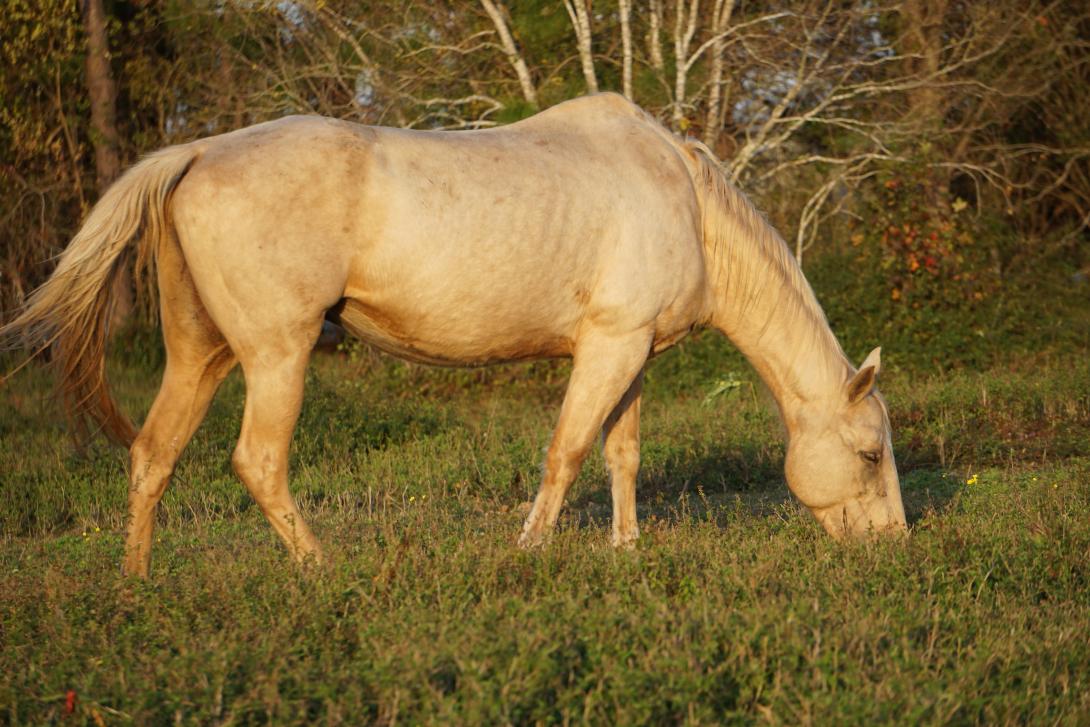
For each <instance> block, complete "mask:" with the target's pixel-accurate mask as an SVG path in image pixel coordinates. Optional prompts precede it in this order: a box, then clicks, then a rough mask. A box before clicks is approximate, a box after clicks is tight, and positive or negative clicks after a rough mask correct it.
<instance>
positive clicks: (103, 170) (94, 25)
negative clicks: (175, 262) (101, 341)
mask: <svg viewBox="0 0 1090 727" xmlns="http://www.w3.org/2000/svg"><path fill="white" fill-rule="evenodd" d="M81 10H82V14H83V28H84V31H85V32H86V33H87V61H86V63H85V64H84V74H85V79H86V83H87V92H88V95H89V96H90V97H91V144H92V145H93V146H94V149H95V183H96V185H97V186H98V192H99V195H101V194H102V193H103V192H105V191H106V188H107V187H109V186H110V185H111V184H113V181H114V180H115V179H117V177H118V175H119V174H121V155H120V153H119V147H120V143H119V138H120V137H119V135H118V133H117V84H116V83H114V77H113V74H112V73H111V72H110V44H109V40H108V38H107V37H106V11H105V9H104V8H103V6H102V0H82V7H81ZM131 269H132V266H131V264H129V263H126V264H125V273H123V274H122V275H119V276H117V278H115V280H114V287H113V299H114V301H115V304H114V309H113V315H112V316H111V319H110V329H111V330H112V331H114V332H116V331H117V330H118V329H119V328H120V327H121V324H122V323H123V322H124V321H125V319H126V318H128V316H129V314H130V313H131V312H132V309H133V290H132V276H131V275H130V274H126V273H128V272H129V271H130V270H131Z"/></svg>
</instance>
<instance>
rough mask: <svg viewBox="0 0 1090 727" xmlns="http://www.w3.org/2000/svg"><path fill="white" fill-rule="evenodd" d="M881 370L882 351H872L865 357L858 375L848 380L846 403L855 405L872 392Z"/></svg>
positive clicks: (877, 349)
mask: <svg viewBox="0 0 1090 727" xmlns="http://www.w3.org/2000/svg"><path fill="white" fill-rule="evenodd" d="M881 370H882V349H881V347H879V348H876V349H874V350H873V351H871V352H870V354H868V355H867V358H866V360H864V361H863V365H862V366H860V367H859V371H858V373H856V375H855V376H853V377H852V378H851V379H849V380H848V384H847V392H848V403H849V404H855V403H856V402H858V401H861V400H862V399H863V398H864V397H866V396H867V395H868V394H870V393H871V392H872V391H874V381H875V379H877V378H878V373H879V372H880V371H881Z"/></svg>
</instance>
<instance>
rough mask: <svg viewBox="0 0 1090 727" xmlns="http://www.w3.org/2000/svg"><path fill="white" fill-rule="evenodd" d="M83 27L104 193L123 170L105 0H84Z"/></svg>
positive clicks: (97, 167)
mask: <svg viewBox="0 0 1090 727" xmlns="http://www.w3.org/2000/svg"><path fill="white" fill-rule="evenodd" d="M83 27H84V30H85V31H86V33H87V62H86V64H85V66H84V72H85V74H86V76H85V77H86V80H87V91H88V93H89V95H90V97H91V143H92V144H93V145H94V148H95V178H96V181H97V184H98V191H99V193H100V194H101V193H102V192H103V191H105V190H106V188H107V187H109V186H110V185H111V184H112V183H113V181H114V180H115V179H117V175H118V174H120V173H121V157H120V155H119V154H118V147H119V146H120V144H119V142H118V134H117V84H116V83H114V77H113V74H112V73H111V72H110V46H109V42H108V40H107V38H106V12H105V10H103V7H102V0H83Z"/></svg>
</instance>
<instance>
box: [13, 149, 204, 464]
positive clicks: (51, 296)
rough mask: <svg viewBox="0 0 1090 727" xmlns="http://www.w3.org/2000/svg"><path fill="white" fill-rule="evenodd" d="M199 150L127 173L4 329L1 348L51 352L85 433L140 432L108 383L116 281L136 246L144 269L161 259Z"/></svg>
mask: <svg viewBox="0 0 1090 727" xmlns="http://www.w3.org/2000/svg"><path fill="white" fill-rule="evenodd" d="M199 155H200V148H199V147H198V146H196V145H184V146H174V147H170V148H167V149H163V150H162V151H159V152H156V153H155V154H152V155H150V156H148V157H147V158H145V159H144V160H143V161H141V162H140V163H139V164H137V165H135V166H133V167H132V168H131V169H129V170H128V171H127V172H125V174H124V175H122V176H121V178H120V179H118V180H117V182H115V183H114V184H113V186H111V187H110V188H109V189H108V190H107V191H106V193H105V194H104V195H103V196H102V199H100V200H99V202H98V204H96V205H95V207H94V209H92V210H91V213H90V214H89V215H88V216H87V219H86V221H85V222H84V223H83V227H81V228H80V231H79V232H78V233H76V236H75V237H74V238H73V239H72V242H71V243H70V244H69V245H68V247H67V248H66V249H65V251H64V253H63V254H62V255H61V258H60V261H59V262H58V263H57V268H56V270H54V271H53V274H52V275H51V276H50V277H49V280H47V281H46V282H45V283H44V284H43V285H42V286H41V287H40V288H38V289H37V290H35V291H34V292H33V293H32V294H31V295H30V297H29V298H28V299H27V302H26V304H25V305H24V306H23V307H22V309H21V310H20V311H19V313H18V315H16V317H15V318H14V319H13V320H11V321H9V322H8V323H7V324H5V325H4V326H2V327H0V348H5V349H14V348H26V349H30V350H31V351H32V352H33V354H37V353H40V352H41V351H43V350H45V349H47V348H50V349H51V353H52V363H53V365H54V366H55V367H56V369H57V371H58V378H59V384H60V387H59V389H60V393H61V396H62V399H63V402H64V407H65V411H66V412H67V413H68V415H69V417H70V419H71V420H72V423H73V425H74V433H75V434H76V435H77V436H80V437H84V436H86V435H87V434H89V433H92V432H93V431H94V430H93V429H91V428H90V427H89V426H88V425H89V424H94V425H97V427H95V429H99V430H101V431H102V432H103V433H105V434H106V436H108V437H109V438H110V439H111V440H113V441H115V442H117V443H119V444H123V445H125V446H128V445H129V444H131V443H132V441H133V439H134V438H135V437H136V430H135V428H134V427H133V425H132V423H131V422H130V421H129V419H128V417H126V416H125V415H124V414H123V413H121V411H120V410H119V409H118V408H117V404H116V403H115V402H114V400H113V397H112V396H111V395H110V390H109V387H108V385H107V383H106V369H105V357H106V340H107V333H108V331H107V327H108V323H109V321H110V317H111V312H112V309H113V306H114V304H115V301H114V300H113V298H112V295H111V293H112V291H113V289H114V285H113V283H114V279H115V278H116V277H117V276H119V275H121V274H122V272H123V271H124V269H125V265H124V260H125V257H126V254H127V253H130V246H132V247H133V248H134V250H135V253H136V260H137V265H136V268H138V269H139V268H142V267H144V264H145V262H152V261H154V258H155V253H156V250H157V249H158V244H159V241H160V239H161V238H162V237H163V235H165V234H168V232H169V230H168V227H167V226H168V218H167V208H166V206H167V199H168V197H169V195H170V193H171V191H172V190H173V189H174V187H175V186H176V185H177V184H178V182H179V181H180V180H181V179H182V177H183V176H184V175H185V173H186V171H188V169H189V167H190V165H192V164H193V162H194V161H195V160H196V159H197V158H198V157H199Z"/></svg>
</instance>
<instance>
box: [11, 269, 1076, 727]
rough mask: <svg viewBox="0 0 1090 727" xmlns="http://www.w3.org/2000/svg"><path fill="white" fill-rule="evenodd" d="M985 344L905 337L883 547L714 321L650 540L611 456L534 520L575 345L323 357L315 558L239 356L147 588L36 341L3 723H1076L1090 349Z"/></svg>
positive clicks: (124, 359)
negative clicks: (549, 515)
mask: <svg viewBox="0 0 1090 727" xmlns="http://www.w3.org/2000/svg"><path fill="white" fill-rule="evenodd" d="M835 269H837V268H836V266H832V268H831V270H830V272H831V271H832V270H835ZM879 272H880V273H881V271H879ZM877 278H878V280H885V278H883V277H882V275H881V274H879V275H878V276H877ZM818 283H819V294H821V293H822V291H824V292H825V294H824V295H823V298H824V299H825V300H826V302H827V304H828V303H829V302H830V301H832V302H833V304H834V306H835V305H837V301H842V300H843V299H845V298H847V296H848V294H847V293H843V294H842V295H835V294H834V292H835V286H836V285H838V284H839V283H836V282H835V281H834V280H833V279H831V278H829V277H820V278H819V279H818ZM885 284H888V282H887V283H885ZM875 285H879V283H875ZM886 290H888V288H886ZM885 302H887V303H889V302H890V301H889V299H888V295H887V297H886V298H885ZM876 315H877V314H876ZM126 338H127V339H129V340H131V341H132V344H131V347H129V348H128V349H127V350H126V351H125V352H124V355H122V356H118V357H117V358H116V360H115V361H114V362H113V364H114V365H113V366H112V367H111V381H113V382H115V389H116V390H117V392H118V394H119V396H120V398H121V401H122V404H123V406H124V407H125V408H126V409H128V410H129V411H134V412H142V411H146V410H147V407H148V406H149V404H150V401H151V398H152V396H153V394H154V392H155V388H156V385H157V383H158V377H159V371H158V366H159V364H160V363H161V362H160V361H159V360H158V359H159V356H160V355H161V354H160V353H158V347H157V346H154V345H152V344H151V343H149V342H148V341H147V340H146V339H145V340H144V341H139V340H137V338H136V337H134V336H130V337H126ZM970 341H971V343H972V345H973V347H975V348H976V349H979V352H978V353H977V354H974V355H976V356H979V357H980V358H981V359H988V360H994V363H993V364H992V365H991V367H990V368H987V369H985V370H980V371H972V370H968V369H960V370H954V371H951V372H949V373H938V374H936V373H927V370H928V369H929V368H930V367H929V366H928V365H926V364H923V365H921V366H920V367H919V368H917V367H915V366H914V365H912V364H911V361H912V359H907V362H906V359H905V358H903V357H902V356H901V354H900V353H899V352H898V351H897V350H894V349H890V348H887V349H886V353H885V356H884V358H886V359H887V360H892V361H893V365H892V366H890V367H889V370H888V371H887V372H886V373H884V374H883V382H882V388H883V391H884V393H885V395H886V398H887V400H888V402H889V406H890V411H891V418H892V421H893V424H894V436H895V439H894V447H895V451H896V452H897V456H898V457H897V458H898V463H899V466H900V468H901V471H902V477H901V483H902V490H903V492H904V497H905V505H906V510H907V512H908V516H909V520H910V523H911V524H912V535H911V537H910V538H909V539H908V540H907V541H906V542H881V543H874V544H868V545H864V544H849V545H838V544H836V543H833V542H832V541H830V540H829V539H828V538H827V537H826V536H825V535H824V534H823V533H822V532H821V530H820V528H819V527H818V526H817V524H816V523H815V522H814V521H813V519H812V518H811V517H810V516H809V515H808V514H806V513H805V511H803V510H802V509H801V508H799V507H798V506H796V505H795V504H794V503H793V502H792V500H791V499H790V497H789V496H788V494H787V491H786V488H785V487H784V484H783V481H782V462H783V445H782V439H781V436H782V435H781V432H780V425H779V423H778V421H777V420H776V417H775V415H774V414H773V413H772V411H771V409H770V404H769V402H768V401H767V400H766V397H765V396H763V394H762V393H761V389H760V386H759V384H757V382H756V380H755V378H754V376H753V374H752V372H751V371H750V370H749V369H748V367H746V366H745V364H744V363H743V362H742V361H741V359H740V358H739V357H738V355H737V354H736V353H734V352H732V351H731V350H730V349H729V347H728V345H727V344H725V343H724V339H722V337H720V336H717V335H711V334H705V335H702V336H699V337H696V338H694V339H692V340H690V341H687V342H684V343H683V344H682V345H680V346H678V347H676V348H675V349H673V350H671V351H669V352H667V353H665V354H664V355H662V356H660V357H658V358H656V359H655V360H654V361H653V362H652V364H651V366H650V367H649V371H648V376H647V385H646V388H645V392H646V393H645V404H644V414H643V447H642V448H643V465H642V470H641V475H640V482H639V492H640V505H639V513H640V526H641V531H642V536H641V539H640V541H639V543H638V545H637V548H636V550H635V551H634V552H616V551H614V550H613V549H611V548H610V547H609V546H608V523H609V518H610V504H609V494H608V478H607V475H606V472H605V469H604V467H603V464H602V462H601V459H600V457H598V456H597V455H595V456H593V457H591V458H590V459H589V460H588V462H587V464H586V465H585V467H584V471H583V473H582V475H581V477H580V480H579V481H578V482H577V483H576V485H575V487H574V488H573V491H572V492H571V493H570V495H569V498H568V506H567V508H566V510H565V512H564V513H563V515H562V518H561V527H560V530H559V532H558V534H557V536H556V537H555V539H554V540H553V542H552V543H551V544H550V545H549V546H548V547H546V548H544V549H542V550H540V551H535V552H523V551H520V550H518V549H516V548H515V547H514V544H513V542H514V534H515V533H516V532H517V531H518V527H519V525H520V523H521V519H522V517H523V514H524V512H525V510H524V508H523V507H522V503H524V502H525V501H526V500H527V499H529V498H530V497H531V496H532V495H533V493H534V491H535V490H536V487H537V482H538V478H539V474H540V461H541V457H542V447H543V446H544V445H545V443H546V442H547V441H548V437H549V434H550V431H551V429H552V427H553V425H554V419H555V415H556V406H557V404H558V403H559V399H560V397H561V396H562V393H563V386H564V380H565V377H566V374H567V373H568V369H567V367H566V365H563V364H556V363H544V364H536V365H534V366H530V367H499V368H495V369H480V370H472V371H457V370H447V369H433V368H428V367H422V366H415V365H410V364H404V363H401V362H398V361H394V360H391V359H389V358H386V357H376V356H374V355H373V354H370V353H368V352H367V351H366V350H361V349H358V348H355V349H352V351H351V352H350V353H344V352H342V353H339V354H336V355H333V356H319V357H317V358H316V360H315V362H314V364H313V365H312V369H311V372H310V374H309V376H308V382H307V397H306V401H305V404H304V409H303V413H302V416H301V418H300V422H299V428H298V431H297V433H296V437H295V441H294V444H293V451H292V482H293V485H292V486H293V491H294V493H295V496H296V497H297V499H298V501H299V502H300V505H301V507H302V509H303V511H304V513H305V514H306V516H307V518H308V520H310V521H311V523H312V524H313V525H314V527H315V530H316V532H317V534H318V535H319V537H320V538H321V539H322V541H323V543H324V544H325V547H326V549H327V553H328V555H329V556H330V560H331V563H330V565H329V566H327V567H325V568H323V569H321V570H318V571H313V570H309V569H298V568H297V567H295V566H292V565H291V564H290V563H289V561H288V559H287V558H286V556H285V555H284V553H283V551H282V549H281V547H280V546H279V545H278V543H277V541H276V538H275V536H274V535H273V534H272V532H271V530H270V528H269V527H268V525H267V523H266V522H265V519H264V517H263V516H262V515H261V513H260V512H259V510H258V508H257V507H256V506H255V505H254V504H253V501H252V499H251V498H250V496H249V495H248V494H247V493H246V492H245V490H244V488H243V487H242V486H241V485H240V484H239V483H238V481H237V480H236V479H235V478H234V476H233V474H232V473H231V470H230V466H229V463H228V460H229V455H230V451H231V449H232V448H233V446H234V441H235V438H236V437H237V434H238V425H239V418H240V416H241V411H242V404H243V398H244V387H243V384H242V380H241V377H240V376H238V375H237V374H236V375H232V376H231V377H229V378H228V380H227V381H226V382H225V384H224V386H223V388H222V390H221V392H220V394H219V396H218V397H217V399H216V400H215V401H214V402H213V405H212V408H211V411H210V413H209V416H208V419H207V420H206V422H205V424H204V425H203V426H202V428H201V430H200V431H199V432H198V433H197V436H196V438H195V440H194V442H193V443H192V444H191V445H190V447H189V449H188V450H187V452H186V456H185V457H184V458H183V460H182V462H181V464H180V466H179V468H178V471H177V472H176V475H175V477H174V481H173V484H172V486H171V487H170V488H169V489H168V491H167V493H166V496H165V498H164V500H163V502H162V504H161V506H160V512H159V518H158V525H157V528H158V529H157V531H156V544H155V558H154V562H153V570H152V580H151V581H150V582H148V583H138V582H132V581H128V580H125V579H123V578H121V577H120V576H119V575H118V572H117V562H118V561H119V560H120V557H121V550H122V540H121V538H122V530H123V526H124V513H125V500H126V487H125V458H124V456H123V454H122V453H120V452H118V451H116V450H107V449H99V450H93V451H92V452H91V453H90V455H89V456H87V457H82V458H80V457H76V456H74V455H73V454H72V453H71V452H70V450H69V448H68V447H69V445H68V443H67V440H66V438H65V437H64V436H63V426H62V423H61V421H60V419H59V417H58V415H57V412H56V409H55V406H54V405H53V403H52V401H51V399H50V398H49V396H48V394H49V390H50V382H49V380H48V378H47V377H46V376H45V372H44V371H42V370H40V369H38V368H32V369H31V370H29V371H28V372H26V373H25V374H23V375H22V376H20V377H19V378H18V379H15V380H12V381H11V382H9V383H8V384H7V387H6V389H5V392H4V393H5V396H4V398H3V399H2V400H0V441H2V442H3V446H2V447H0V480H2V481H0V491H2V492H3V493H4V504H3V505H2V506H0V532H2V533H3V536H2V538H0V561H2V562H3V563H4V564H5V565H4V567H3V568H2V569H0V709H2V710H3V712H2V714H3V719H4V721H6V722H9V723H12V724H20V723H41V722H49V721H60V720H61V719H64V718H65V713H66V711H67V707H66V704H67V695H68V693H69V692H73V693H74V694H75V699H74V703H73V711H74V712H75V716H74V717H68V719H76V720H81V721H88V722H97V721H99V720H102V721H104V722H105V723H110V722H112V721H136V722H153V723H158V722H164V721H181V722H213V721H218V722H243V723H250V722H275V723H286V724H310V723H314V722H328V723H344V722H347V723H353V724H355V723H359V722H393V721H395V720H398V721H402V722H406V723H421V722H442V723H462V724H465V723H495V722H511V723H530V722H542V723H561V722H565V721H586V722H592V723H610V724H616V723H625V724H630V723H631V724H661V723H664V722H667V723H674V722H684V723H689V724H704V723H715V724H720V723H751V722H756V721H774V722H797V721H800V720H802V719H812V720H814V721H815V722H821V723H829V724H832V723H836V724H843V723H868V724H871V723H887V724H893V723H903V722H905V721H906V720H907V721H911V722H913V723H935V724H939V723H943V724H945V723H949V722H951V721H953V722H987V723H1002V722H1011V721H1013V722H1032V723H1052V722H1061V723H1065V722H1073V723H1077V722H1078V721H1079V719H1080V718H1081V715H1083V714H1085V713H1086V712H1087V710H1088V709H1090V702H1087V697H1086V695H1087V694H1090V681H1088V676H1087V675H1088V674H1090V670H1088V669H1087V668H1086V667H1087V665H1088V664H1090V651H1088V649H1087V646H1086V641H1085V639H1084V638H1082V634H1084V633H1085V632H1086V631H1087V629H1090V600H1088V597H1087V593H1088V592H1090V591H1088V589H1087V586H1088V584H1087V580H1086V579H1087V573H1090V561H1088V555H1090V490H1088V489H1087V488H1086V486H1085V484H1086V480H1087V477H1090V449H1088V446H1087V442H1090V364H1088V359H1087V358H1086V356H1085V354H1084V352H1085V351H1086V350H1087V347H1086V346H1085V345H1084V346H1083V347H1082V348H1081V349H1078V351H1079V353H1078V355H1076V356H1074V357H1072V356H1068V355H1065V354H1064V353H1063V352H1062V350H1057V349H1053V350H1048V351H1044V352H1038V353H1036V354H1034V355H1030V356H1023V357H1019V358H1018V359H1017V361H1010V360H1005V361H1004V360H1000V359H998V357H996V356H995V355H994V351H993V349H992V348H991V346H990V344H989V343H988V342H987V341H986V340H985V339H979V338H973V339H970ZM869 343H870V339H868V345H869ZM848 347H849V350H850V351H862V350H864V348H865V347H863V346H859V345H858V343H857V342H855V341H851V340H849V342H848ZM142 348H151V352H150V353H144V354H141V353H140V350H141V349H142Z"/></svg>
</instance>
